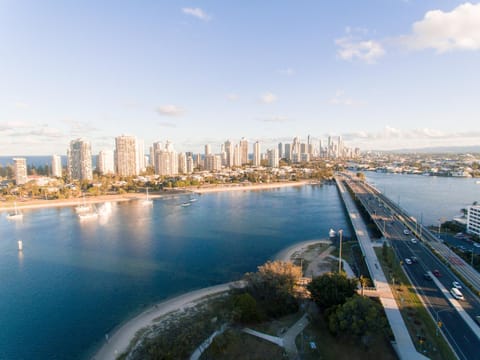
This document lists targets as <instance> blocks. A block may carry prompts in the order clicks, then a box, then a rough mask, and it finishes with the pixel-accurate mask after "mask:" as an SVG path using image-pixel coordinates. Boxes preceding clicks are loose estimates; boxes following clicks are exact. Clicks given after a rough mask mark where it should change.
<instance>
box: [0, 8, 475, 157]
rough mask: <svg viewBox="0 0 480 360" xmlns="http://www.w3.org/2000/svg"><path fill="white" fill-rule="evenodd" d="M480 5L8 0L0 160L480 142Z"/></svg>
mask: <svg viewBox="0 0 480 360" xmlns="http://www.w3.org/2000/svg"><path fill="white" fill-rule="evenodd" d="M479 94H480V3H474V2H472V3H469V2H462V1H450V0H362V1H358V0H335V1H317V0H263V1H253V0H251V1H246V0H231V1H222V0H217V1H200V0H198V1H197V0H190V1H173V0H171V1H162V0H158V1H142V0H138V1H133V0H131V1H125V0H102V1H91V0H84V1H65V0H58V1H55V0H42V1H37V0H28V1H27V0H0V156H8V155H49V154H53V153H58V154H65V153H66V149H67V147H68V146H69V142H70V141H71V140H72V139H75V138H78V137H82V138H85V139H87V140H89V141H90V142H91V144H92V152H93V153H98V151H100V150H102V149H113V147H114V138H115V136H119V135H122V134H126V135H135V136H137V137H138V138H140V139H143V140H144V141H145V145H146V147H147V148H148V146H150V144H151V143H152V142H154V141H161V142H166V141H167V140H169V141H171V142H173V144H174V147H175V149H176V150H177V151H194V152H203V147H204V145H205V144H207V143H208V144H211V146H212V151H214V152H219V151H220V144H221V143H223V142H225V141H226V140H227V139H230V140H232V141H233V142H236V141H239V140H240V138H241V137H245V138H247V139H248V140H249V141H251V142H254V141H260V143H261V144H262V149H263V150H266V149H267V148H269V147H273V145H274V144H276V143H278V142H283V143H285V142H291V141H292V139H293V137H294V136H299V137H300V138H301V140H303V141H306V138H307V136H308V135H310V136H311V138H312V139H315V140H318V139H325V138H326V137H327V136H329V135H330V136H339V135H341V136H342V137H343V139H344V141H345V143H346V145H347V146H351V147H360V148H361V149H362V150H390V149H399V148H422V147H431V146H468V145H479V144H480V126H479V120H480V98H479Z"/></svg>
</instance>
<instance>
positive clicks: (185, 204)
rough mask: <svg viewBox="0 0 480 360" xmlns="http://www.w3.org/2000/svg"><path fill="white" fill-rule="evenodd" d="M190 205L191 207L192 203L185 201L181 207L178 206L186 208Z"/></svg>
mask: <svg viewBox="0 0 480 360" xmlns="http://www.w3.org/2000/svg"><path fill="white" fill-rule="evenodd" d="M191 205H192V203H191V202H188V201H187V202H184V203H182V205H180V206H181V207H187V206H191Z"/></svg>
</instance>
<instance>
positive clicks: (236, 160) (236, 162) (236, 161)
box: [232, 144, 242, 166]
mask: <svg viewBox="0 0 480 360" xmlns="http://www.w3.org/2000/svg"><path fill="white" fill-rule="evenodd" d="M232 158H233V159H232V166H242V157H241V153H240V145H239V144H237V145H235V147H234V148H233V156H232Z"/></svg>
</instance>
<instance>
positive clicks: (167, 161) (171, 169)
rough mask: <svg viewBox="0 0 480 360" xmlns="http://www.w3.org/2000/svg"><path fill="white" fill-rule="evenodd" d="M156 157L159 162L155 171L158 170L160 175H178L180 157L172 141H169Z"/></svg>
mask: <svg viewBox="0 0 480 360" xmlns="http://www.w3.org/2000/svg"><path fill="white" fill-rule="evenodd" d="M155 156H156V161H157V164H156V165H155V169H158V172H157V174H158V175H162V176H171V175H177V174H178V157H177V153H176V152H175V150H174V149H173V144H172V143H171V142H170V141H167V142H166V144H165V149H163V150H159V151H158V152H157V154H156V155H155Z"/></svg>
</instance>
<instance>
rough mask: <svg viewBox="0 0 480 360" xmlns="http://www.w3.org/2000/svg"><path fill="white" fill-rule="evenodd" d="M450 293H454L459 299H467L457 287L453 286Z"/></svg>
mask: <svg viewBox="0 0 480 360" xmlns="http://www.w3.org/2000/svg"><path fill="white" fill-rule="evenodd" d="M450 294H452V296H453V297H454V298H455V299H457V300H465V298H464V297H463V294H462V293H461V292H460V290H458V289H457V288H451V289H450Z"/></svg>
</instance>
